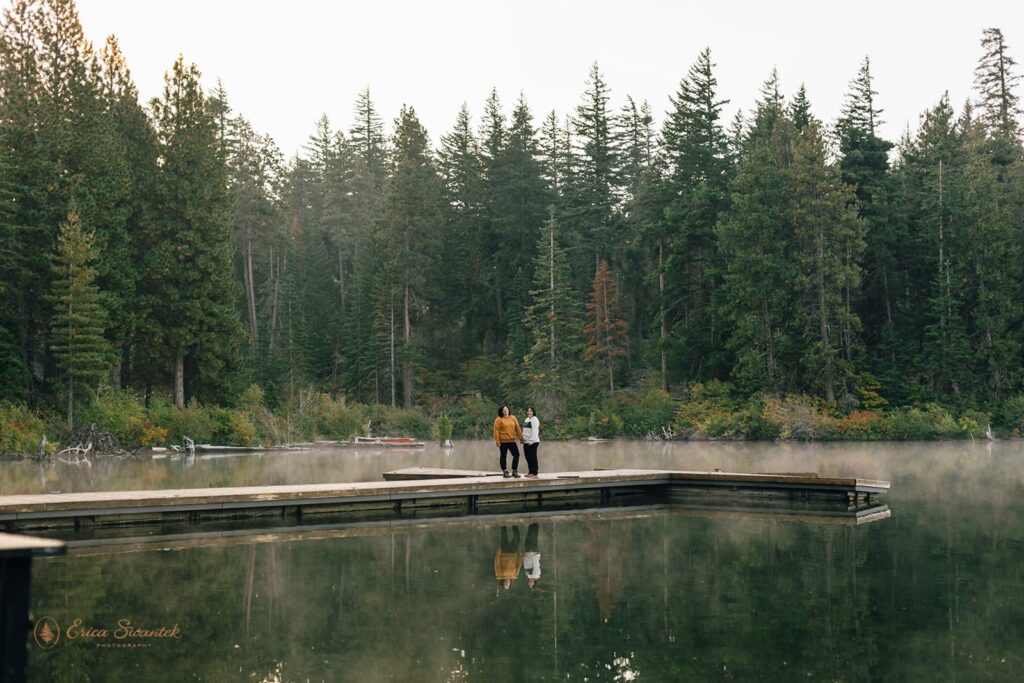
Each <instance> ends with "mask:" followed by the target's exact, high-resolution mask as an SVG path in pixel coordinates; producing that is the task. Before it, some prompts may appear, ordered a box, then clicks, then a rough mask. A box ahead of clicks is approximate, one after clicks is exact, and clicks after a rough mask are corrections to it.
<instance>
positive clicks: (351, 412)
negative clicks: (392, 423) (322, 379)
mask: <svg viewBox="0 0 1024 683" xmlns="http://www.w3.org/2000/svg"><path fill="white" fill-rule="evenodd" d="M364 424H366V419H364V415H363V410H362V408H361V407H360V406H359V405H352V406H350V405H348V404H347V403H346V402H345V400H344V399H336V398H334V397H332V396H330V395H329V394H320V395H319V397H318V401H317V405H316V421H315V434H313V435H311V436H315V437H326V438H331V439H348V438H351V437H352V436H356V435H359V434H362V428H363V425H364Z"/></svg>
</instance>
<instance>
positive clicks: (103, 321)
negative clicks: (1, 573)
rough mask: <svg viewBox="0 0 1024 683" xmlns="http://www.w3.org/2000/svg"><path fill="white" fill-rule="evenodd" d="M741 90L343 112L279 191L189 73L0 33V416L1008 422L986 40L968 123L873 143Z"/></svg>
mask: <svg viewBox="0 0 1024 683" xmlns="http://www.w3.org/2000/svg"><path fill="white" fill-rule="evenodd" d="M765 76H766V79H765V81H764V84H763V86H762V87H761V90H760V92H758V93H751V97H752V100H751V102H750V104H749V105H747V106H744V107H742V108H741V111H740V113H739V114H738V115H737V116H736V117H735V118H733V119H732V120H730V121H725V120H723V118H722V111H723V107H724V106H725V105H726V104H727V103H726V102H725V101H723V100H722V99H721V97H720V95H719V94H718V82H717V80H716V75H715V63H714V58H713V54H712V52H711V50H710V49H703V50H699V49H694V57H693V63H692V65H691V66H690V67H689V68H688V69H686V68H682V69H681V78H680V81H679V86H678V89H677V90H676V92H675V93H674V94H672V96H671V98H670V103H671V106H670V108H669V110H668V111H667V112H664V113H659V114H658V115H657V116H656V114H655V112H652V110H651V107H650V106H648V104H647V103H646V102H637V101H635V100H634V99H633V98H632V97H630V96H629V95H627V94H625V93H622V94H621V95H620V93H619V92H616V91H615V90H613V88H612V86H611V85H610V84H609V83H607V82H606V81H605V78H604V76H603V74H602V72H601V70H600V68H599V67H598V65H597V64H594V65H593V67H592V68H591V70H590V72H589V74H586V79H585V81H583V82H582V83H581V90H582V92H581V95H580V99H579V105H578V106H577V107H576V108H575V109H574V110H572V111H568V112H555V111H552V112H539V113H538V112H534V111H532V110H531V108H530V105H529V103H528V101H527V99H526V96H525V95H520V96H519V97H518V98H517V99H514V100H511V101H505V100H503V99H502V97H501V95H500V94H499V93H498V92H496V91H493V92H492V93H491V95H490V97H489V98H487V100H486V101H485V102H483V103H481V106H480V108H479V112H478V114H477V115H475V116H474V114H473V113H472V112H473V108H472V107H471V106H470V105H468V104H466V103H463V104H461V106H459V103H457V102H453V103H452V111H453V122H452V126H451V128H450V129H449V130H447V131H440V132H439V133H438V132H435V134H436V138H432V137H431V135H430V134H428V131H426V130H425V129H424V127H423V126H422V125H421V123H420V121H419V119H418V118H417V115H416V111H415V108H414V106H413V104H412V103H410V104H407V105H406V106H403V107H402V108H401V110H400V111H399V112H394V113H390V114H385V113H383V112H380V111H378V110H377V108H376V107H375V105H374V102H373V99H372V97H371V92H370V90H369V89H367V90H365V91H363V92H361V93H358V94H355V101H354V104H353V109H352V112H351V116H350V117H349V122H350V123H349V126H348V127H347V128H346V129H344V130H343V129H342V127H340V126H338V125H336V124H334V123H332V121H331V120H329V119H328V118H327V117H326V116H324V117H322V118H321V119H320V120H318V121H316V122H315V123H313V125H312V134H311V135H310V137H309V139H308V142H307V143H306V145H305V147H304V149H303V151H302V152H301V153H300V154H299V155H297V156H296V157H294V158H291V159H285V158H284V157H283V155H282V154H281V152H280V150H279V149H278V147H277V146H276V145H275V143H274V140H273V139H271V138H270V137H269V136H267V135H264V134H262V133H260V132H259V131H256V130H254V129H253V127H252V126H251V125H250V123H249V122H248V121H247V120H246V118H245V117H244V115H243V114H242V113H240V112H236V111H234V110H233V109H232V107H231V104H230V98H229V94H228V92H226V91H225V89H224V88H223V87H220V85H219V84H218V85H217V87H214V88H212V89H205V88H204V87H203V85H202V76H201V73H200V70H199V68H198V66H197V65H194V64H190V63H188V62H187V61H186V60H185V59H184V58H179V59H178V61H176V62H175V63H174V64H173V65H171V66H170V68H169V70H168V71H167V73H166V76H165V87H164V90H163V93H162V94H161V95H159V96H158V97H156V98H154V99H153V100H152V101H150V102H141V101H140V100H139V95H138V91H137V89H136V87H135V85H134V83H133V80H132V76H131V72H130V71H129V68H128V65H127V63H126V62H125V59H124V57H123V55H122V54H121V52H120V49H119V47H118V43H117V40H116V38H114V37H113V36H112V37H110V38H109V39H108V40H107V41H106V43H105V44H104V45H103V46H101V47H99V48H98V49H97V48H96V47H95V46H93V45H91V44H90V43H89V42H88V41H87V40H86V39H85V37H84V35H83V31H82V27H81V25H80V23H79V19H78V16H77V12H76V9H75V5H74V2H73V0H14V2H13V3H12V6H11V7H10V8H9V9H7V10H6V11H5V12H4V16H3V20H2V28H0V95H2V99H0V245H2V246H0V398H2V399H4V400H7V401H10V402H12V403H17V404H20V405H27V406H30V407H31V408H33V409H36V410H44V411H46V410H49V411H58V410H60V411H63V410H64V407H65V406H66V407H67V412H68V420H69V421H70V420H71V412H72V406H73V405H74V404H75V403H82V404H84V405H88V404H90V403H91V402H92V401H95V400H96V397H97V396H99V395H101V394H102V392H103V391H109V390H115V391H124V392H128V393H130V394H131V395H133V396H136V397H138V399H139V400H144V401H145V402H146V404H147V405H148V404H149V402H150V401H151V400H164V401H169V402H173V403H174V404H176V405H177V406H178V407H179V408H182V407H184V406H185V404H186V403H187V402H188V401H189V400H190V399H192V398H195V399H197V400H199V401H201V402H203V403H205V404H210V405H222V406H235V405H238V404H239V401H240V397H241V396H243V394H244V392H245V391H246V388H247V387H251V386H253V385H255V386H256V387H258V388H259V389H260V392H261V397H262V396H265V400H266V403H267V404H268V405H269V406H272V407H274V406H279V405H285V404H294V403H295V402H296V401H298V400H299V399H300V397H301V396H302V395H303V392H308V391H310V390H313V391H315V392H320V393H322V394H324V395H328V396H331V397H334V399H336V400H342V399H343V400H346V401H349V402H351V403H359V404H386V405H389V406H401V407H403V408H405V409H407V410H408V409H413V408H421V409H424V410H426V411H427V412H428V413H429V414H437V413H438V412H439V411H441V410H442V408H439V406H445V405H446V404H451V403H452V402H454V401H458V400H461V398H462V397H464V396H474V397H475V396H482V397H483V398H484V399H493V400H499V399H503V400H508V401H510V402H517V403H520V404H525V403H527V402H529V403H531V404H535V405H537V406H538V410H539V412H540V413H541V414H542V415H543V416H545V417H546V418H551V419H553V418H555V417H557V416H560V415H562V416H567V417H568V416H575V415H579V414H582V413H581V406H595V405H599V404H601V403H602V401H606V400H607V399H608V398H609V397H611V396H614V395H617V394H621V393H622V392H626V393H627V394H628V393H629V392H634V394H636V395H642V394H643V393H644V392H651V391H654V392H657V391H661V392H668V393H667V394H665V395H666V396H669V395H671V396H673V397H675V398H681V397H685V396H692V395H693V392H694V391H695V390H697V388H700V389H699V390H700V391H704V387H708V386H711V387H726V390H725V391H726V393H728V394H729V395H731V396H733V397H740V398H744V397H758V400H759V401H760V402H761V405H762V406H765V405H768V404H767V403H766V401H769V400H775V399H777V400H778V401H781V402H782V403H780V404H779V405H783V404H784V403H785V400H786V399H785V397H787V396H801V395H803V396H805V397H807V400H811V401H820V402H821V403H822V405H825V406H827V410H829V411H831V412H832V413H833V414H835V415H837V416H839V417H842V416H844V415H849V414H853V413H855V412H856V411H864V410H877V409H879V408H883V407H887V409H900V408H907V409H910V408H911V407H915V406H928V405H932V404H940V405H942V406H945V407H948V408H950V409H951V410H955V411H957V412H963V411H967V410H980V411H984V412H986V413H988V414H1002V413H1001V411H1003V408H1004V406H1005V405H1007V402H1012V401H1018V402H1019V394H1021V392H1022V389H1024V307H1022V306H1021V305H1020V304H1019V301H1020V299H1021V294H1022V289H1024V287H1022V285H1024V263H1022V258H1021V257H1022V254H1021V248H1022V243H1024V242H1022V238H1024V153H1022V152H1024V148H1022V134H1021V105H1020V99H1019V96H1018V88H1019V80H1020V76H1019V69H1018V67H1017V64H1016V62H1015V61H1014V59H1013V58H1012V56H1011V52H1010V49H1009V46H1008V45H1007V43H1006V41H1005V39H1004V36H1003V34H1002V32H1001V31H1000V30H999V29H997V28H991V29H986V30H985V31H984V32H983V34H982V36H981V44H980V50H979V58H978V62H977V65H976V69H975V82H974V91H973V95H972V97H971V98H970V100H968V101H967V102H963V103H954V102H951V101H950V100H949V97H948V95H946V94H943V93H936V99H935V101H934V102H933V103H932V104H931V106H930V107H929V108H928V109H926V110H925V111H924V112H923V113H922V115H921V117H920V121H919V123H918V125H917V127H916V129H914V130H907V131H906V132H905V133H904V134H903V135H902V136H901V137H900V139H898V140H886V139H884V138H883V137H881V134H880V133H879V125H880V123H881V122H882V118H883V116H884V110H883V106H882V104H883V102H884V98H885V94H884V93H881V94H880V93H878V92H876V91H875V89H874V84H873V78H872V71H871V62H870V60H869V58H867V57H865V58H864V60H863V62H862V63H861V64H860V65H859V68H858V66H857V65H851V72H850V73H849V74H837V75H836V78H837V79H840V80H842V81H848V82H849V86H848V92H847V95H846V101H845V105H844V107H843V109H842V112H841V114H840V116H839V117H838V119H837V120H834V121H823V120H820V119H819V118H817V117H816V115H815V112H814V106H813V93H809V92H807V90H806V89H805V88H804V87H803V86H800V87H799V88H798V89H797V90H796V92H795V95H793V96H792V97H788V98H787V97H784V95H783V88H782V76H781V75H780V74H778V73H777V72H776V71H774V70H772V71H771V72H770V73H767V74H765ZM794 76H796V77H798V76H799V75H798V74H797V75H794ZM581 81H582V79H581ZM627 85H628V84H627ZM392 115H393V119H392V118H391V116H392ZM297 125H301V122H297ZM434 140H436V143H435V142H434ZM250 393H251V392H250ZM773 397H774V398H773ZM1014 405H1016V404H1014ZM1021 405H1024V403H1022V404H1021ZM926 410H927V408H926ZM1010 421H1012V420H1010Z"/></svg>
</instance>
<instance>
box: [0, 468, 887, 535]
mask: <svg viewBox="0 0 1024 683" xmlns="http://www.w3.org/2000/svg"><path fill="white" fill-rule="evenodd" d="M384 477H385V479H386V481H383V482H357V483H338V484H292V485H283V486H245V487H227V488H203V489H167V490H153V491H110V492H88V493H53V494H31V495H15V496H0V525H2V526H6V527H9V528H34V527H53V526H69V525H73V526H75V527H76V528H77V527H80V526H82V525H107V524H138V523H162V522H165V521H175V520H178V521H188V522H194V521H198V520H200V519H209V518H234V517H258V516H270V515H277V516H281V517H288V516H293V517H302V516H304V515H308V514H314V513H345V512H366V511H377V512H382V511H383V512H389V513H391V514H401V513H403V511H406V512H407V511H411V510H420V511H429V510H431V509H443V508H448V509H452V508H455V509H459V510H464V511H466V512H468V513H476V512H477V511H478V510H479V509H480V508H482V507H487V506H493V505H501V504H505V505H509V504H511V505H535V506H541V505H545V506H547V505H559V504H565V503H572V502H573V501H586V502H590V501H592V502H595V503H598V504H602V505H604V504H609V503H612V502H613V501H614V500H616V499H618V500H622V499H625V498H628V497H631V496H632V497H634V498H635V497H637V496H662V497H667V498H669V499H670V500H672V501H677V500H685V499H686V498H687V497H688V496H690V495H708V494H711V493H713V494H715V495H716V496H720V495H729V494H734V495H748V494H759V495H771V496H780V497H786V498H790V499H795V500H807V499H814V498H825V499H830V500H838V501H845V502H846V503H848V504H850V505H861V504H866V503H868V502H870V501H871V500H873V499H874V497H875V496H877V495H878V494H880V493H884V492H886V491H888V489H889V482H885V481H875V480H868V479H856V478H836V477H819V476H816V475H813V474H809V473H800V474H770V473H768V474H764V473H762V474H749V473H736V472H733V473H730V472H718V471H715V472H686V471H672V470H640V469H616V470H594V471H582V472H557V473H549V474H543V475H541V476H540V477H538V478H525V477H524V478H519V479H506V478H503V477H501V476H500V475H499V474H489V473H484V472H478V471H463V470H435V469H425V468H406V469H402V470H396V471H394V472H388V473H386V474H385V475H384Z"/></svg>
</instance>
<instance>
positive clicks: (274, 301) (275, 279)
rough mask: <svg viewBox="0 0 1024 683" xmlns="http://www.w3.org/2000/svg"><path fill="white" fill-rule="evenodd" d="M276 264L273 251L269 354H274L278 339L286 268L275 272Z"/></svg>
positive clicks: (271, 258)
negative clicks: (278, 317) (282, 287)
mask: <svg viewBox="0 0 1024 683" xmlns="http://www.w3.org/2000/svg"><path fill="white" fill-rule="evenodd" d="M271 249H273V247H271ZM287 258H288V257H287V256H285V259H286V260H285V263H284V267H287V265H288V261H287ZM274 263H275V261H274V255H273V251H271V255H270V290H271V296H270V339H269V340H268V343H267V351H269V352H273V350H274V348H275V344H274V342H275V341H276V339H277V307H278V295H279V294H280V292H281V273H282V272H283V270H284V268H283V267H282V266H278V267H277V270H276V271H275V270H274Z"/></svg>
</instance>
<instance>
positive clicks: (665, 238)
mask: <svg viewBox="0 0 1024 683" xmlns="http://www.w3.org/2000/svg"><path fill="white" fill-rule="evenodd" d="M713 70H714V64H713V63H712V61H711V52H710V51H709V50H707V49H705V50H704V51H703V52H701V53H700V55H698V57H697V61H696V62H695V63H694V64H693V66H691V67H690V70H689V72H688V74H687V76H686V77H685V78H684V79H682V81H681V82H680V85H679V90H678V92H677V93H676V95H675V96H674V97H672V99H671V102H672V110H671V111H670V112H669V114H668V117H667V118H666V120H665V124H664V126H663V128H662V141H663V147H664V153H665V159H666V165H667V169H666V176H665V181H664V190H663V194H664V196H665V198H666V204H665V208H664V214H665V222H666V228H667V232H666V233H665V234H662V235H659V236H658V244H657V248H658V253H659V260H662V259H661V258H660V254H661V253H662V252H666V253H667V254H668V258H667V259H665V263H664V269H665V270H666V275H667V280H668V287H667V291H666V292H664V293H663V294H662V295H661V298H662V300H664V301H668V302H673V304H672V306H670V307H669V308H667V309H666V310H665V312H664V317H666V318H667V327H668V329H670V330H671V331H672V337H673V339H672V341H671V342H669V340H668V339H666V340H664V342H663V343H664V344H665V345H666V346H668V348H667V350H668V352H669V354H670V356H672V357H673V358H674V361H675V363H674V365H675V374H677V375H681V376H682V377H684V378H695V379H696V378H703V377H708V376H710V377H720V376H723V375H724V374H726V373H727V372H728V370H727V367H728V366H727V363H728V360H727V358H726V357H725V355H724V354H723V349H722V346H723V343H722V342H723V329H722V328H723V326H722V324H721V322H720V321H718V320H716V312H715V308H714V305H713V298H714V296H715V292H716V291H717V290H718V289H719V287H720V286H721V278H722V268H723V266H722V263H721V260H720V254H719V250H718V246H717V240H716V236H715V226H716V224H717V223H718V222H719V218H720V216H721V214H722V213H723V212H724V211H725V210H726V209H727V208H728V205H729V187H728V185H729V181H730V178H731V176H732V169H731V164H730V162H729V154H728V140H727V138H726V135H725V132H724V131H723V129H722V125H721V123H720V116H721V110H722V107H723V106H724V105H725V104H726V101H725V100H720V99H718V96H717V94H716V88H717V80H716V79H715V77H714V71H713ZM773 106H774V105H773ZM765 116H767V114H765ZM763 125H769V124H768V123H765V124H763ZM670 343H671V346H669V344H670Z"/></svg>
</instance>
